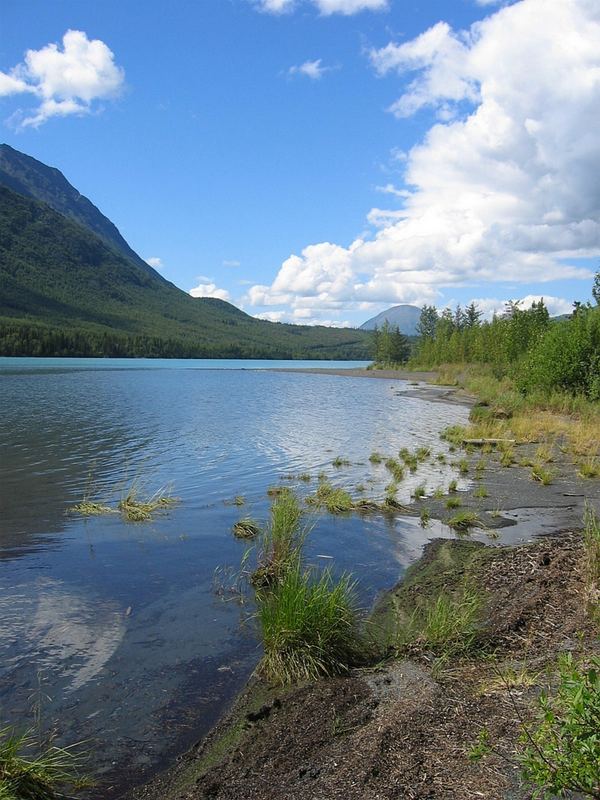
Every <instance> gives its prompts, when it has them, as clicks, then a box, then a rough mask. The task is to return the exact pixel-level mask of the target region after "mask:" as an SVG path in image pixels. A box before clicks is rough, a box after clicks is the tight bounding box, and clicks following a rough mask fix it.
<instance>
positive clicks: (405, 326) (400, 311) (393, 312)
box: [360, 305, 421, 336]
mask: <svg viewBox="0 0 600 800" xmlns="http://www.w3.org/2000/svg"><path fill="white" fill-rule="evenodd" d="M420 316H421V309H420V308H418V307H417V306H407V305H401V306H392V308H388V309H387V311H382V312H381V314H377V316H376V317H373V318H372V319H368V320H367V321H366V322H364V323H363V324H362V325H361V326H360V329H361V330H363V331H372V330H373V329H374V328H381V326H382V325H383V323H384V322H385V321H386V320H387V321H388V322H389V323H390V325H392V326H394V327H396V325H397V326H398V327H399V328H400V332H401V333H404V334H406V336H416V333H417V324H418V322H419V317H420Z"/></svg>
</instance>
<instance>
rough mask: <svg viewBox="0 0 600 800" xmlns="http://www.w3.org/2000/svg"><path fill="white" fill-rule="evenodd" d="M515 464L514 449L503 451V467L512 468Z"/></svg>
mask: <svg viewBox="0 0 600 800" xmlns="http://www.w3.org/2000/svg"><path fill="white" fill-rule="evenodd" d="M514 463H515V452H514V450H513V449H512V447H509V448H507V449H506V450H503V451H502V455H501V456H500V464H501V465H502V466H503V467H511V466H512V465H513V464H514Z"/></svg>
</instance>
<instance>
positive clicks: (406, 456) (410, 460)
mask: <svg viewBox="0 0 600 800" xmlns="http://www.w3.org/2000/svg"><path fill="white" fill-rule="evenodd" d="M399 455H400V458H401V459H402V461H404V463H405V464H406V466H407V467H408V469H409V470H410V471H411V472H416V471H417V467H418V466H419V462H418V459H417V456H416V455H415V454H414V453H411V452H410V450H408V449H407V448H406V447H403V448H402V450H400V453H399Z"/></svg>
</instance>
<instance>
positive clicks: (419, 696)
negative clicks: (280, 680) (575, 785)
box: [133, 533, 598, 800]
mask: <svg viewBox="0 0 600 800" xmlns="http://www.w3.org/2000/svg"><path fill="white" fill-rule="evenodd" d="M465 576H470V578H471V579H475V580H476V581H477V584H478V586H479V588H480V589H481V590H482V592H483V593H484V597H485V600H486V602H485V614H484V616H483V618H482V622H481V626H480V629H479V633H478V638H477V647H476V649H475V650H473V651H472V652H473V653H474V655H472V656H469V657H465V656H462V657H453V658H452V657H451V658H449V659H448V660H446V661H445V662H444V663H442V664H440V663H439V661H438V662H436V660H435V658H434V655H433V654H432V653H430V652H427V651H425V650H420V649H418V648H416V649H415V650H414V652H413V653H412V654H411V656H410V660H407V659H406V658H403V659H402V660H390V661H388V662H386V663H385V664H383V665H380V666H378V667H376V668H373V669H368V670H364V669H363V670H357V671H355V672H353V673H352V674H351V675H349V676H348V677H345V678H336V679H329V680H323V681H320V682H318V683H316V684H312V685H308V686H301V687H296V688H293V689H287V690H281V689H279V690H278V689H273V688H270V687H265V686H264V685H261V684H260V683H259V682H258V681H255V682H254V683H251V684H250V686H249V687H248V689H247V691H246V692H245V693H244V695H242V696H241V697H240V698H239V700H238V701H237V703H236V705H235V707H234V709H233V710H232V712H231V714H230V715H229V717H228V718H226V719H225V720H224V721H223V722H222V723H221V724H220V725H219V726H218V727H217V728H216V729H215V731H213V733H212V734H211V735H210V736H209V737H208V739H207V740H205V742H203V743H202V744H200V745H199V746H198V747H197V748H196V749H194V750H193V751H192V752H190V753H189V754H188V755H187V756H186V757H185V758H184V759H183V760H182V762H181V764H180V765H179V767H178V768H177V769H175V770H174V771H173V772H171V773H170V774H168V775H166V776H163V778H161V779H160V780H159V781H158V782H156V783H154V784H153V785H152V786H149V787H146V788H144V789H141V790H137V792H135V793H134V795H133V797H135V798H140V800H141V799H142V798H144V799H145V800H158V799H159V798H161V800H175V798H177V799H178V800H204V799H205V798H206V799H207V800H208V798H212V799H213V800H250V798H252V800H335V798H344V800H392V799H393V800H400V798H407V799H408V798H410V799H411V800H457V799H458V798H460V799H461V800H462V799H463V798H464V799H465V800H467V799H468V798H486V799H487V800H496V799H497V800H500V798H513V799H514V800H524V799H525V798H529V797H530V796H531V795H530V793H529V791H528V790H527V788H525V787H522V786H521V785H520V782H519V773H518V768H517V767H516V765H515V751H516V749H517V748H518V738H519V731H520V729H521V723H522V721H523V720H524V719H527V718H528V717H529V716H530V715H531V709H532V701H533V700H534V699H535V696H536V694H537V693H538V692H539V690H540V686H541V685H543V684H545V683H546V682H547V681H548V680H550V679H551V678H549V677H548V675H551V670H548V668H549V667H551V666H552V665H553V664H555V662H556V658H557V656H558V655H559V653H560V652H561V651H564V650H571V651H573V652H575V653H577V652H587V653H589V652H591V651H592V650H596V651H597V650H598V639H597V634H596V633H595V632H594V630H593V628H592V626H591V623H590V622H589V620H588V619H587V617H586V614H585V609H584V605H585V604H584V599H583V578H582V544H581V537H580V535H578V534H576V533H564V534H561V535H560V536H555V537H553V538H545V539H540V540H538V541H536V542H534V543H531V544H526V545H523V546H519V547H514V548H489V547H485V546H483V545H481V544H478V543H476V542H462V541H441V540H437V541H435V542H433V543H431V544H430V545H428V547H427V548H426V551H425V554H424V557H423V559H422V560H421V562H419V563H418V564H417V565H415V567H414V568H412V570H411V571H409V573H408V575H407V578H406V580H405V581H404V582H403V583H402V584H400V585H399V586H398V587H396V589H395V590H394V591H393V592H391V593H390V594H389V595H388V596H387V597H386V599H385V600H384V601H383V602H382V604H380V606H379V608H378V609H377V610H376V612H375V615H374V619H375V620H379V621H380V622H381V621H382V620H384V619H386V618H389V614H390V613H393V609H394V607H395V605H396V604H400V605H403V606H405V607H406V606H410V605H411V604H414V602H415V601H416V600H417V599H418V597H419V596H421V595H423V594H427V595H429V596H435V595H436V593H437V592H439V590H440V588H442V587H443V588H446V589H450V590H451V589H452V588H453V587H456V586H458V585H459V584H460V582H461V581H462V580H463V579H464V578H465ZM475 654H476V655H475ZM508 669H513V670H514V671H515V672H516V673H517V674H523V675H526V676H529V677H531V676H533V677H534V678H535V685H534V686H527V685H517V686H514V687H512V688H509V687H508V686H507V685H506V683H505V681H506V675H507V670H508ZM503 676H504V677H503ZM527 682H528V681H524V682H518V683H519V684H522V683H527ZM483 727H486V728H487V729H488V731H489V734H490V742H491V744H492V747H493V751H494V752H493V753H492V755H491V756H489V757H487V758H485V759H483V760H481V761H479V762H476V761H472V760H470V759H469V750H470V748H471V746H472V745H473V744H474V743H475V742H476V741H477V738H478V735H479V732H480V731H481V730H482V728H483Z"/></svg>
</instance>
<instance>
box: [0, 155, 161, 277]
mask: <svg viewBox="0 0 600 800" xmlns="http://www.w3.org/2000/svg"><path fill="white" fill-rule="evenodd" d="M0 185H2V186H6V187H8V188H9V189H12V190H13V191H15V192H17V193H18V194H21V195H24V196H25V197H32V198H34V199H35V200H39V201H41V202H42V203H46V204H47V205H49V206H50V208H53V209H54V210H55V211H58V213H59V214H63V215H64V216H65V217H69V218H70V219H72V220H74V221H75V222H78V223H79V224H80V225H83V226H84V227H86V228H88V229H89V230H90V231H92V233H95V234H96V235H97V236H99V237H100V238H101V239H104V241H105V242H107V243H108V244H110V245H112V246H113V247H114V248H116V249H117V250H118V251H119V252H120V253H122V254H123V255H124V256H126V257H127V258H129V259H131V260H132V261H133V262H134V263H135V264H137V265H138V267H140V268H141V269H143V270H144V272H148V273H153V274H155V275H158V273H156V272H155V271H154V270H153V269H152V267H151V266H149V265H148V264H147V263H146V262H145V261H144V259H143V258H140V256H138V254H137V253H136V252H135V251H134V250H132V249H131V247H130V246H129V245H128V244H127V242H126V241H125V239H124V238H123V237H122V236H121V234H120V233H119V231H118V229H117V227H116V226H115V225H113V223H112V222H111V221H110V220H109V219H108V218H107V217H105V216H104V214H102V212H101V211H99V210H98V209H97V208H96V206H95V205H94V204H93V203H91V202H90V201H89V200H88V199H87V197H84V196H83V195H82V194H79V192H78V191H77V189H75V188H74V187H73V186H71V184H70V183H69V181H68V180H67V179H66V178H65V176H64V175H63V174H62V172H60V171H59V170H58V169H55V168H54V167H48V166H46V164H42V162H41V161H37V160H36V159H35V158H32V157H31V156H28V155H26V154H25V153H21V152H19V150H15V149H14V148H13V147H10V146H9V145H7V144H1V145H0ZM159 277H160V278H161V280H164V279H163V278H162V276H159Z"/></svg>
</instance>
